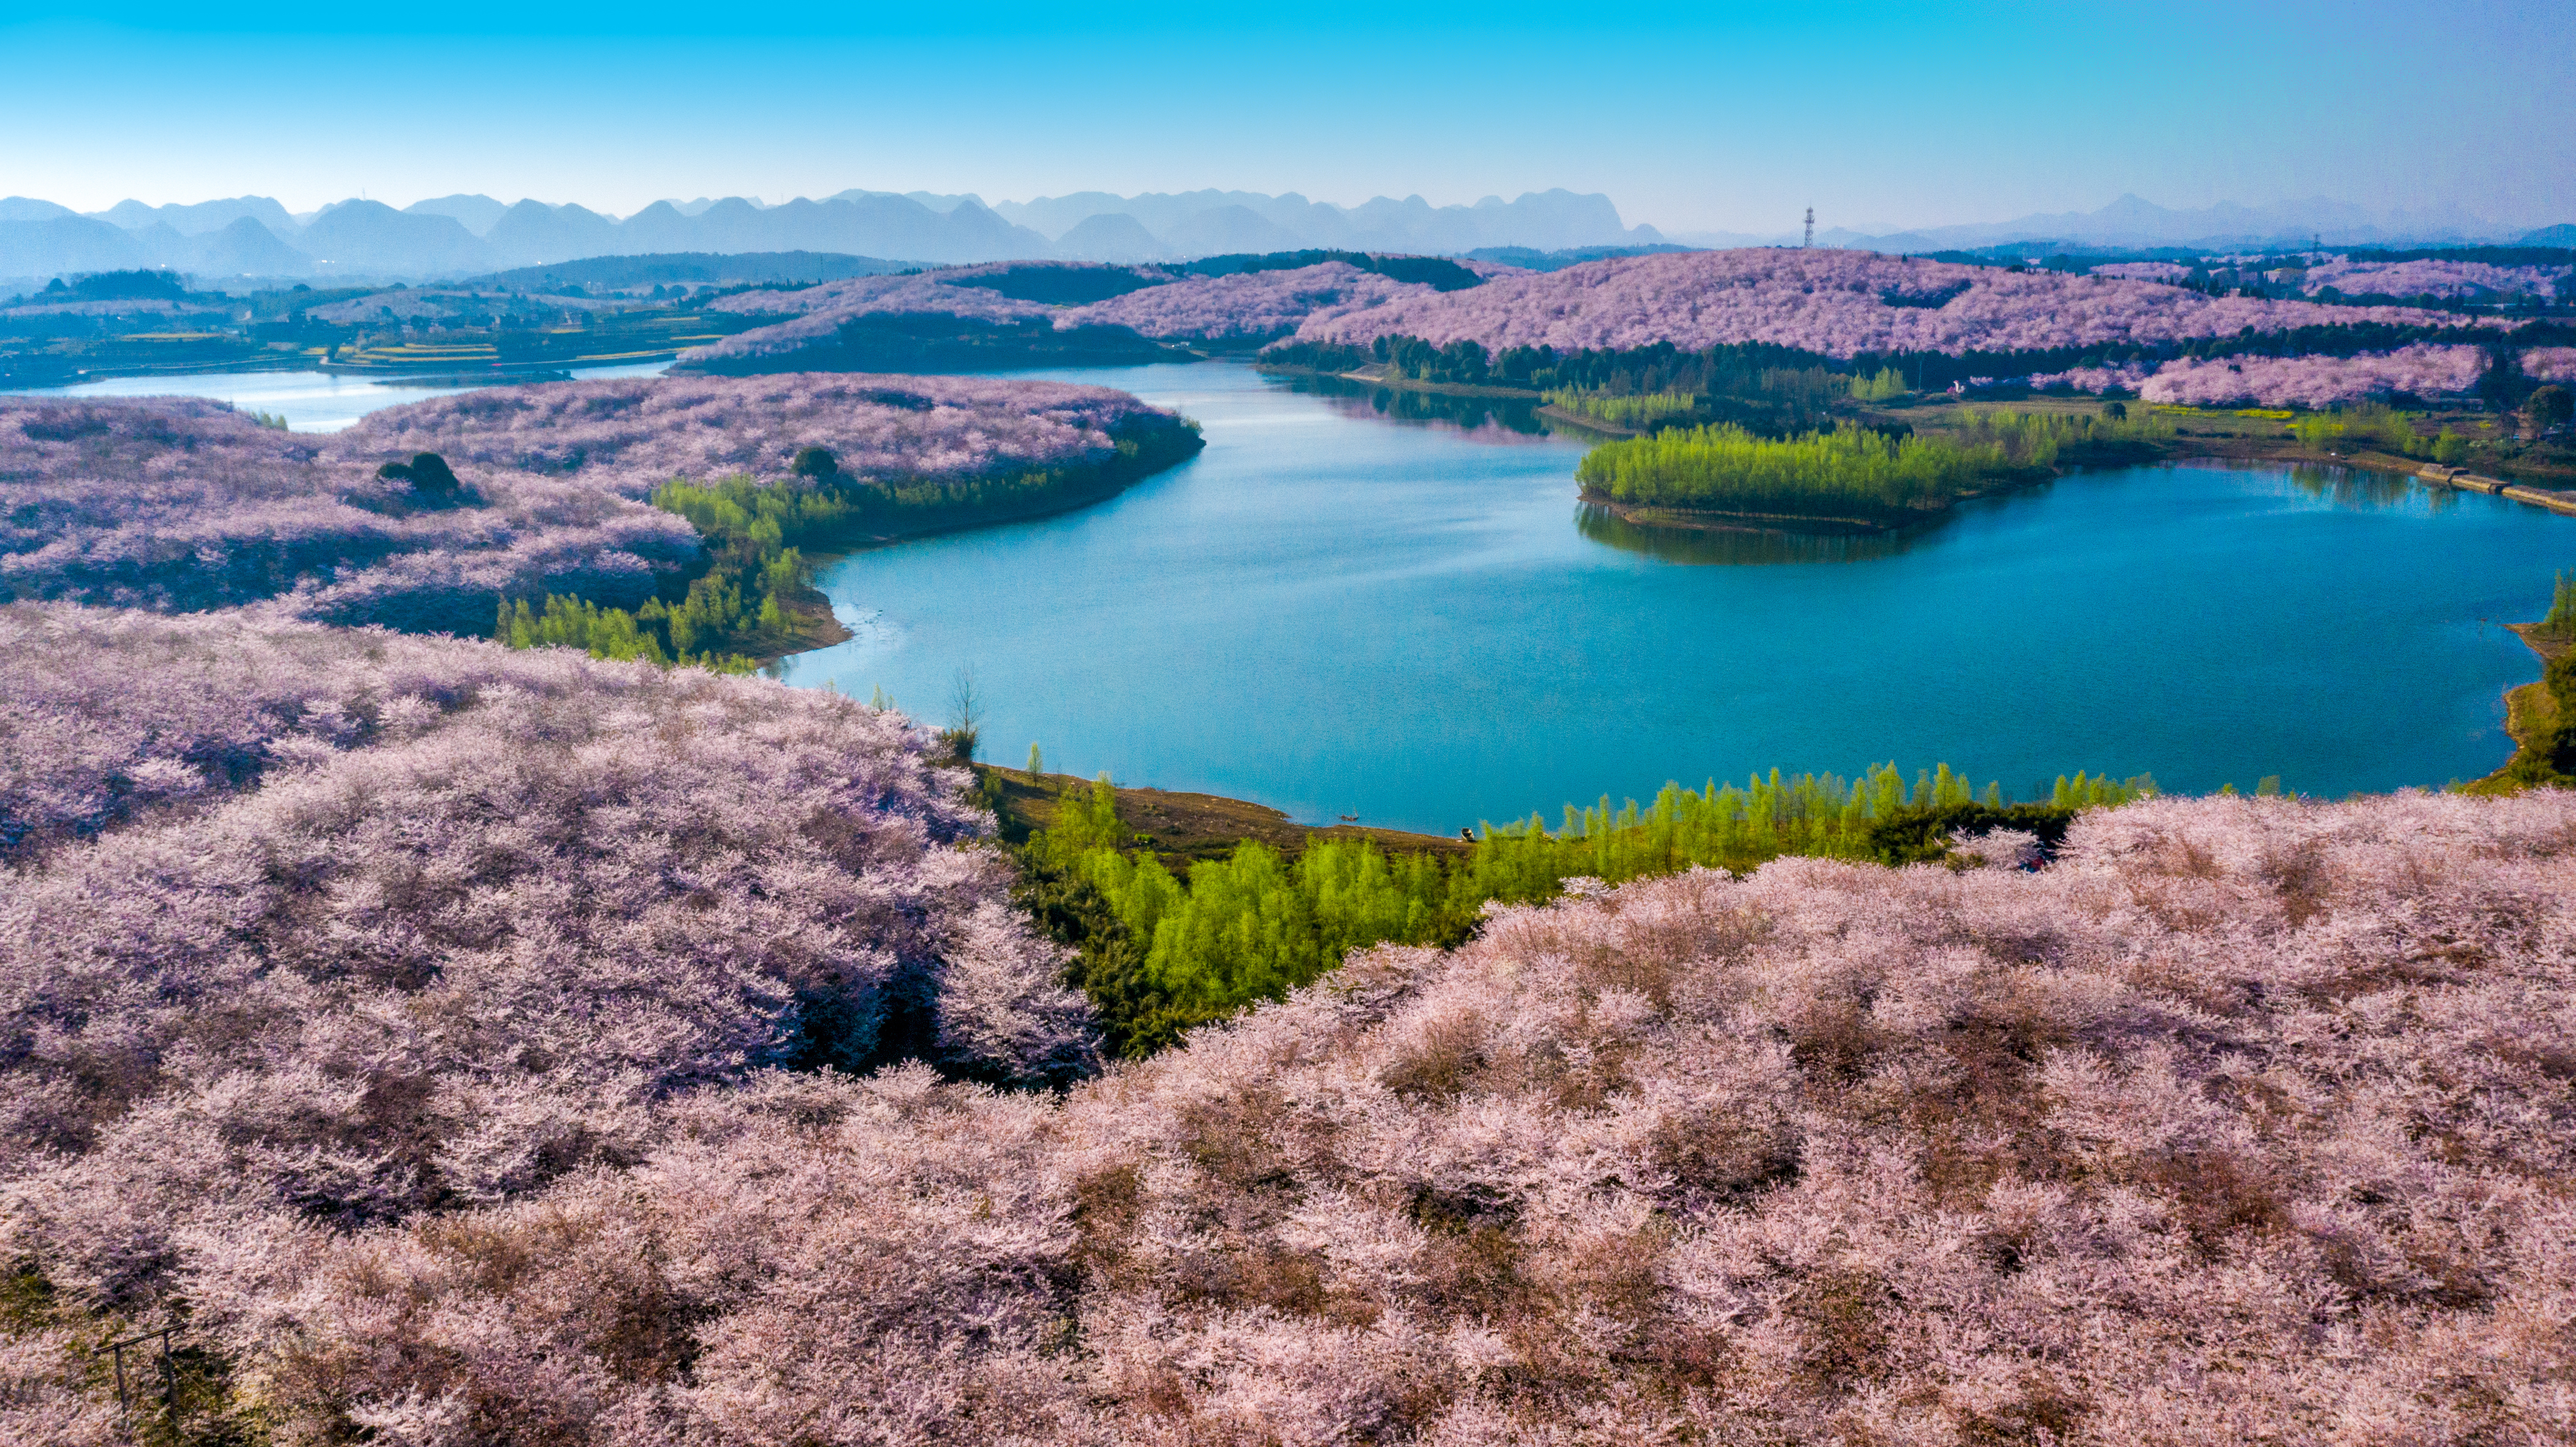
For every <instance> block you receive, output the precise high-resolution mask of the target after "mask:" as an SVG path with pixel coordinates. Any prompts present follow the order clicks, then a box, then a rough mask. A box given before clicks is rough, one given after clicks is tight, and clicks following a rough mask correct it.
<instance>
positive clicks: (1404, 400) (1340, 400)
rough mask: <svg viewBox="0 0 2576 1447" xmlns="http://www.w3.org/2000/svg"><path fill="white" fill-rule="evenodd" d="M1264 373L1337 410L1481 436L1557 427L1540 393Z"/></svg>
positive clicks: (1528, 436) (1528, 434)
mask: <svg viewBox="0 0 2576 1447" xmlns="http://www.w3.org/2000/svg"><path fill="white" fill-rule="evenodd" d="M1265 375H1268V376H1269V378H1270V380H1271V381H1273V382H1274V383H1278V384H1281V385H1283V386H1284V387H1285V388H1286V389H1287V390H1288V391H1291V392H1295V393H1299V394H1302V395H1305V396H1310V397H1321V398H1323V399H1324V402H1325V404H1326V405H1327V406H1329V407H1331V408H1332V409H1333V410H1334V411H1336V412H1340V413H1343V414H1345V415H1348V416H1353V417H1370V418H1376V419H1378V420H1381V421H1388V422H1415V423H1422V424H1427V425H1429V426H1433V427H1438V428H1442V429H1446V430H1455V431H1458V432H1463V433H1466V434H1467V435H1468V436H1470V437H1472V438H1474V439H1475V440H1477V441H1480V442H1519V441H1529V440H1534V439H1537V438H1541V437H1545V436H1547V435H1548V434H1549V433H1550V432H1551V431H1553V430H1554V428H1553V426H1552V425H1551V424H1550V423H1549V422H1548V421H1547V419H1545V418H1543V417H1540V416H1539V415H1538V407H1539V404H1538V401H1537V399H1535V398H1530V397H1460V396H1455V395H1452V394H1450V393H1447V392H1417V391H1415V390H1413V389H1412V388H1410V387H1385V386H1380V385H1379V384H1377V383H1375V382H1355V381H1352V380H1351V379H1350V378H1348V377H1319V376H1281V375H1278V374H1265ZM1578 435H1582V436H1586V437H1588V436H1589V435H1590V434H1588V433H1586V434H1578Z"/></svg>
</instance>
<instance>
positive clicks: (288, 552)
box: [0, 374, 1179, 632]
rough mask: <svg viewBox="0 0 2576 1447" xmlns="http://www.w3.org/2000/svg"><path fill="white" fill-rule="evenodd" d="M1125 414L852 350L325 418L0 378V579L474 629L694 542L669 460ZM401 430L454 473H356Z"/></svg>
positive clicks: (873, 456) (626, 598)
mask: <svg viewBox="0 0 2576 1447" xmlns="http://www.w3.org/2000/svg"><path fill="white" fill-rule="evenodd" d="M1147 425H1167V426H1177V425H1179V424H1178V421H1177V419H1173V418H1170V417H1169V416H1168V415H1167V414H1163V413H1158V412H1155V411H1154V410H1153V409H1151V408H1148V407H1146V406H1145V405H1144V404H1143V403H1141V402H1138V401H1137V400H1136V399H1135V398H1133V397H1130V396H1128V395H1127V394H1125V393H1123V392H1115V391H1110V390H1108V389H1105V388H1099V387H1076V386H1068V385H1064V384H1060V383H1051V382H1027V381H1005V380H998V379H970V378H914V377H882V376H868V375H856V374H831V375H801V374H799V375H786V376H769V377H757V378H746V379H731V378H712V377H675V378H634V379H627V380H618V381H596V382H558V383H550V384H544V385H538V386H529V387H496V388H489V389H485V390H482V391H476V392H468V393H461V394H457V395H454V396H448V397H440V398H435V399H432V400H429V401H425V402H417V403H413V404H411V405H409V406H405V407H393V408H387V409H385V410H383V411H380V412H376V413H373V414H371V415H370V416H368V417H367V418H366V419H365V420H364V421H362V422H361V423H359V424H358V425H357V426H355V427H352V428H349V429H348V430H346V431H344V432H340V433H337V434H334V435H332V436H329V437H314V436H311V435H306V434H295V433H288V432H281V431H277V430H274V429H269V428H263V427H259V426H256V425H254V424H253V423H252V421H251V420H250V419H249V418H246V417H243V416H239V415H237V414H235V413H233V412H232V411H230V410H229V409H228V408H226V407H224V406H223V405H222V404H220V403H214V402H206V401H201V400H196V399H188V398H154V399H145V400H140V401H115V402H109V401H82V402H68V401H66V402H55V401H44V402H37V401H15V400H0V599H8V598H25V599H34V598H59V599H68V600H74V601H81V602H89V603H98V604H115V605H124V606H140V607H149V608H156V609H165V610H167V609H202V608H217V607H230V606H239V605H244V604H265V605H267V606H270V607H273V608H275V609H277V610H280V611H283V612H285V613H289V614H292V615H294V616H299V617H306V618H313V619H319V620H323V621H329V622H342V623H384V624H388V625H391V626H395V627H400V628H404V629H408V630H413V631H428V630H446V631H457V632H481V631H483V630H484V629H486V628H488V627H489V626H490V623H491V617H492V607H493V600H494V599H495V598H497V597H501V596H503V595H508V596H515V597H528V596H533V595H542V594H544V593H548V592H562V593H578V594H580V595H582V596H584V597H587V598H590V599H592V600H593V601H595V602H599V603H604V604H612V605H617V606H627V607H631V606H634V605H636V604H638V603H640V602H642V601H643V600H644V599H645V598H648V597H650V596H652V595H653V592H654V589H655V586H656V583H657V579H658V578H659V577H660V576H662V575H664V574H667V573H669V572H670V571H672V570H674V569H677V568H680V567H683V566H685V565H686V564H688V563H689V562H690V561H691V560H693V559H694V558H696V557H697V556H698V553H699V540H698V536H697V534H696V532H695V531H694V530H692V529H691V528H690V526H689V525H688V523H686V522H685V521H683V520H682V519H680V518H678V517H676V516H673V515H672V514H669V513H666V512H662V511H659V510H657V509H655V508H653V507H650V506H648V505H646V504H645V503H643V502H642V501H640V499H641V498H642V497H643V496H645V495H646V494H648V493H649V492H650V491H651V490H652V489H653V488H654V487H655V486H657V485H658V484H660V483H663V482H667V481H669V480H671V479H673V478H675V477H688V478H697V479H712V478H717V477H724V476H732V475H737V474H748V475H750V476H752V477H755V478H759V479H762V480H775V479H778V478H781V477H784V476H786V475H787V473H788V470H789V468H790V466H791V464H792V463H793V460H794V458H795V455H796V453H797V452H798V450H799V449H801V448H804V447H808V446H821V447H825V448H828V449H830V450H831V451H832V452H833V454H834V455H835V457H836V459H837V460H838V462H839V465H840V467H841V469H842V471H843V472H844V473H846V474H848V475H850V476H853V477H856V478H859V479H862V480H866V481H898V480H907V479H914V478H923V477H974V476H981V475H984V474H987V473H1000V472H1018V471H1021V470H1025V469H1032V468H1043V467H1051V466H1056V465H1060V464H1067V463H1081V462H1094V461H1098V460H1099V459H1101V458H1104V457H1107V456H1109V455H1110V454H1111V453H1112V452H1113V451H1114V450H1115V448H1116V446H1117V439H1116V438H1114V437H1113V436H1112V435H1111V434H1112V432H1113V431H1122V432H1123V431H1124V430H1125V429H1129V428H1133V427H1137V426H1147ZM417 452H436V453H438V454H440V455H441V456H442V457H444V458H445V459H446V460H447V462H448V463H449V464H450V466H451V467H452V468H453V469H454V472H455V474H456V476H457V477H458V479H459V480H460V481H461V483H462V484H463V487H462V488H461V489H460V490H459V491H458V492H456V493H454V494H452V495H448V494H440V495H428V494H424V493H422V492H420V491H419V490H418V489H417V488H416V487H415V486H414V485H413V484H412V483H410V482H408V481H404V480H401V479H389V478H383V477H379V476H377V475H376V474H377V469H378V467H379V466H380V465H381V464H383V463H385V462H388V461H395V460H399V459H403V458H408V457H410V456H411V455H413V454H414V453H417Z"/></svg>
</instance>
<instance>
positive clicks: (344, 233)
mask: <svg viewBox="0 0 2576 1447" xmlns="http://www.w3.org/2000/svg"><path fill="white" fill-rule="evenodd" d="M296 243H297V249H298V250H300V251H302V252H303V253H304V254H305V255H307V256H309V257H312V258H313V263H314V265H315V266H317V267H321V268H326V269H328V270H331V271H335V272H348V273H352V274H360V275H395V274H405V273H417V274H421V275H429V276H437V275H443V274H447V273H452V272H459V271H488V270H491V269H492V265H493V259H494V258H493V253H492V248H491V247H489V246H486V245H485V244H484V243H483V239H482V238H481V237H479V236H476V235H475V234H474V233H473V232H471V231H468V230H466V229H465V226H464V224H463V223H462V222H459V221H458V220H457V219H456V218H455V217H453V216H439V215H433V214H414V213H412V212H408V211H396V210H395V209H394V208H392V207H391V206H388V205H386V204H385V203H384V202H382V201H344V202H342V203H340V204H339V205H337V206H335V207H332V208H331V209H330V210H328V211H325V212H323V213H322V214H321V215H320V216H317V217H315V218H314V220H313V224H312V225H310V226H307V227H305V228H304V231H303V234H302V235H300V236H298V237H297V238H296Z"/></svg>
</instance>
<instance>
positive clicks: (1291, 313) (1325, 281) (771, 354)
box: [681, 261, 1520, 371]
mask: <svg viewBox="0 0 2576 1447" xmlns="http://www.w3.org/2000/svg"><path fill="white" fill-rule="evenodd" d="M1471 269H1473V270H1475V271H1476V274H1478V275H1486V274H1493V275H1518V274H1520V273H1519V272H1517V271H1516V270H1515V269H1513V268H1509V267H1496V266H1491V265H1482V266H1479V267H1476V268H1471ZM1033 272H1046V273H1050V274H1051V275H1052V284H1051V285H1047V284H1033V283H1032V280H1031V277H1030V273H1033ZM1085 281H1089V282H1090V286H1091V289H1092V290H1093V291H1094V293H1095V294H1097V293H1099V292H1115V293H1116V294H1114V295H1109V296H1106V297H1104V298H1103V299H1100V300H1096V301H1089V302H1085V303H1082V304H1079V305H1052V304H1049V303H1047V302H1044V301H1038V300H1031V299H1029V298H1028V297H1027V296H1025V295H1006V294H1005V293H1004V292H1002V291H1000V290H996V289H994V287H995V286H1009V287H1011V288H1012V289H1013V290H1014V291H1021V292H1027V291H1046V292H1060V293H1064V294H1079V292H1080V290H1081V289H1082V288H1083V284H1084V282H1085ZM986 282H991V283H993V284H994V285H982V284H980V283H986ZM1439 294H1440V293H1438V292H1436V291H1435V290H1433V288H1432V287H1431V286H1429V285H1427V284H1425V283H1422V282H1408V281H1398V280H1396V279H1394V278H1392V277H1389V276H1386V275H1382V274H1380V273H1378V272H1376V271H1368V270H1363V269H1361V268H1360V267H1357V266H1353V265H1351V264H1350V263H1349V262H1345V261H1325V262H1321V263H1319V264H1317V265H1314V266H1305V267H1296V268H1291V269H1283V270H1277V271H1246V272H1239V273H1234V274H1229V275H1224V276H1201V275H1194V274H1190V273H1188V272H1185V271H1176V270H1168V269H1165V268H1157V267H1118V266H1100V265H1091V264H1083V263H1056V264H1052V265H1036V264H1031V263H1010V264H1003V265H988V266H967V267H957V268H953V269H950V270H945V271H936V272H928V273H924V274H921V275H917V276H879V277H856V278H852V279H850V280H847V281H834V282H826V283H824V284H823V285H821V286H816V287H809V288H807V289H805V290H803V291H795V292H787V293H778V292H746V293H742V294H739V295H736V296H732V297H728V298H725V299H724V300H723V301H721V302H718V303H716V305H717V306H718V307H721V308H724V309H727V310H733V311H741V312H749V313H755V314H783V315H785V316H787V317H788V320H785V321H781V322H777V323H773V324H772V325H769V326H766V327H761V328H757V329H755V330H752V331H748V332H743V333H740V334H738V335H735V336H731V337H727V338H725V339H724V340H722V341H720V342H715V343H711V344H709V345H707V346H704V347H700V348H698V349H696V350H694V351H691V352H689V353H687V354H685V355H684V356H683V357H682V358H681V365H682V366H683V367H689V368H703V369H706V370H710V371H727V370H739V369H743V368H747V367H749V366H751V365H754V364H760V365H770V364H776V365H788V364H790V363H792V362H795V361H796V360H798V359H800V358H801V359H805V360H808V361H811V360H812V359H814V358H817V357H825V356H830V355H834V354H837V353H839V352H841V351H843V350H845V349H846V348H847V347H848V346H849V345H850V337H849V334H850V332H851V330H852V329H853V328H854V327H857V328H862V329H864V330H866V331H867V332H869V333H872V334H873V333H883V332H894V333H898V334H917V333H921V332H923V331H924V330H925V329H934V328H946V329H957V328H965V329H968V330H970V331H971V330H974V329H995V330H1000V331H1003V332H1006V333H1011V334H1013V335H1012V341H1013V343H1014V344H1015V346H1016V347H1017V348H1018V349H1019V350H1021V351H1032V350H1034V351H1037V352H1040V353H1043V352H1044V351H1045V349H1046V348H1047V347H1049V346H1051V345H1056V344H1059V343H1060V344H1062V345H1067V346H1072V345H1089V346H1093V347H1095V348H1096V347H1098V346H1101V345H1104V344H1105V343H1103V342H1102V341H1101V340H1100V339H1101V338H1103V337H1123V338H1125V339H1126V340H1127V341H1128V342H1130V343H1135V342H1137V341H1138V340H1139V339H1150V340H1152V341H1157V342H1219V343H1223V342H1242V341H1247V340H1249V341H1259V340H1267V339H1271V338H1275V337H1283V336H1286V335H1288V334H1290V333H1292V332H1294V331H1296V330H1297V329H1298V327H1300V326H1301V325H1311V324H1314V323H1316V322H1319V321H1322V320H1326V319H1330V318H1334V317H1340V316H1343V315H1346V314H1349V313H1352V312H1357V311H1364V310H1367V309H1370V308H1373V307H1380V306H1384V305H1386V304H1387V303H1389V302H1391V301H1395V300H1398V299H1402V298H1418V297H1429V296H1437V295H1439ZM1022 333H1025V334H1026V335H1021V334H1022ZM1076 339H1090V340H1088V341H1087V342H1080V341H1077V340H1076ZM877 344H878V345H884V343H883V342H882V341H880V342H878V343H877ZM1155 355H1157V353H1156V352H1155V351H1154V349H1152V348H1150V347H1147V348H1144V349H1142V350H1139V351H1136V352H1135V355H1133V356H1132V357H1125V358H1120V359H1124V360H1151V359H1152V358H1153V357H1154V356H1155ZM966 360H967V361H968V362H970V363H971V361H972V355H971V354H967V356H966ZM993 364H994V365H1003V364H1004V363H1001V362H995V363H993ZM1021 364H1022V365H1026V359H1025V358H1023V359H1021Z"/></svg>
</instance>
